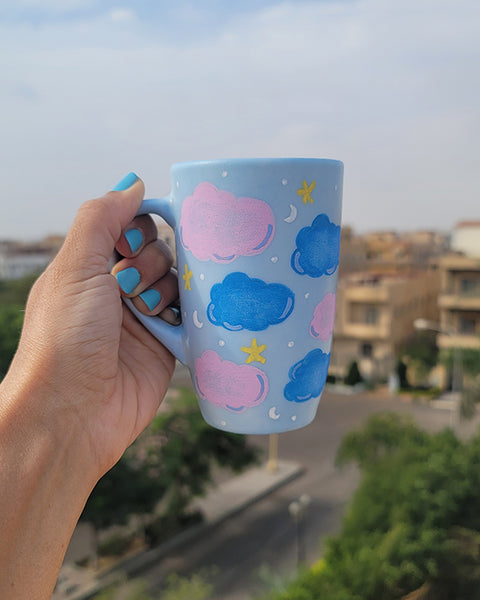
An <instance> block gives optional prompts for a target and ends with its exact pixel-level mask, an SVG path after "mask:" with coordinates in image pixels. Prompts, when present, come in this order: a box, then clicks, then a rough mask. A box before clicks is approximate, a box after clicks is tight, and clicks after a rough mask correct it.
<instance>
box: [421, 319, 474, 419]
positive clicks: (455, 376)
mask: <svg viewBox="0 0 480 600" xmlns="http://www.w3.org/2000/svg"><path fill="white" fill-rule="evenodd" d="M413 326H414V327H415V329H418V330H421V331H436V332H437V333H441V334H442V335H448V336H449V337H453V336H454V335H456V333H457V332H456V330H455V329H454V328H453V327H442V326H441V325H440V323H435V321H429V320H428V319H415V321H414V322H413ZM461 391H462V356H461V349H460V347H459V346H457V345H456V344H454V345H453V368H452V392H453V394H454V399H455V400H454V402H455V410H454V415H455V414H456V413H457V412H458V408H459V406H460V393H461ZM452 421H453V423H455V416H452Z"/></svg>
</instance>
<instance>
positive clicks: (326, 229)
mask: <svg viewBox="0 0 480 600" xmlns="http://www.w3.org/2000/svg"><path fill="white" fill-rule="evenodd" d="M339 254H340V226H339V225H335V224H334V223H332V222H331V221H330V219H329V218H328V217H327V215H325V214H320V215H318V216H317V217H316V218H315V219H314V221H313V223H312V225H311V226H310V227H303V229H300V231H299V232H298V235H297V247H296V249H295V252H294V253H293V254H292V260H291V264H292V268H293V270H294V271H296V272H297V273H299V274H300V275H309V276H310V277H321V276H322V275H332V274H333V273H335V270H336V269H337V266H338V258H339Z"/></svg>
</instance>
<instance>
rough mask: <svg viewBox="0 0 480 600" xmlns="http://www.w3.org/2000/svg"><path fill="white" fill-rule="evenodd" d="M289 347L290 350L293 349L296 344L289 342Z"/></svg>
mask: <svg viewBox="0 0 480 600" xmlns="http://www.w3.org/2000/svg"><path fill="white" fill-rule="evenodd" d="M287 346H288V347H289V348H293V347H294V346H295V342H294V341H290V342H288V344H287Z"/></svg>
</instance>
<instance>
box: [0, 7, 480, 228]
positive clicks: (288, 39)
mask: <svg viewBox="0 0 480 600" xmlns="http://www.w3.org/2000/svg"><path fill="white" fill-rule="evenodd" d="M240 5H241V6H240ZM479 18H480V6H479V5H478V3H477V2H475V1H474V0H458V1H455V2H454V1H453V0H439V1H436V2H434V1H433V0H426V1H425V2H423V3H420V4H419V3H417V2H414V1H413V0H406V1H405V2H403V3H398V2H393V1H392V0H388V1H385V0H382V1H380V0H351V1H350V0H335V1H330V2H326V1H319V0H317V1H305V2H302V1H294V0H291V1H290V2H281V1H280V0H279V1H276V0H268V1H267V0H263V1H260V0H248V1H246V2H242V3H238V5H235V3H228V4H227V3H222V2H220V1H219V0H208V1H206V2H203V3H202V5H201V6H197V5H195V4H193V3H191V2H186V1H178V2H168V1H167V0H162V1H159V2H153V0H139V1H137V2H131V1H126V2H113V1H111V0H106V1H102V2H100V1H99V0H88V1H80V0H69V1H65V0H63V1H60V0H42V1H41V0H19V2H17V3H9V4H6V3H3V5H2V6H0V52H1V53H2V56H3V57H6V60H4V61H3V62H2V64H0V76H1V77H2V81H3V83H4V85H2V89H1V90H0V114H1V117H0V119H1V123H2V127H1V130H2V139H1V142H0V148H1V155H2V160H1V161H0V175H1V178H2V208H3V210H2V218H1V219H0V239H41V238H42V237H44V236H46V235H48V234H50V233H65V232H66V231H67V230H68V227H69V225H70V223H71V221H72V220H73V218H74V216H75V212H76V210H77V209H78V207H79V206H80V204H81V203H82V202H83V201H84V200H87V199H89V198H91V197H96V196H99V195H101V194H102V193H104V192H105V191H107V190H108V189H110V188H112V187H113V186H114V185H115V184H116V183H117V181H118V180H119V179H121V178H122V177H123V175H124V174H125V173H126V172H128V171H130V170H135V171H136V172H138V174H139V175H140V176H141V177H142V178H143V179H144V181H145V183H146V188H147V196H159V195H166V194H167V193H168V192H169V188H170V183H169V169H170V166H171V164H172V163H173V162H179V161H184V160H192V159H208V158H222V157H242V156H259V157H264V156H282V155H283V156H292V155H293V156H320V157H326V158H337V159H340V160H343V161H344V163H345V186H344V211H343V213H344V214H343V222H344V224H346V225H349V226H351V227H353V229H354V230H355V231H356V232H358V233H365V232H367V231H378V230H392V229H394V230H397V231H399V232H402V231H411V230H437V231H441V232H449V231H451V230H452V229H453V227H454V226H455V224H456V223H457V222H459V221H465V220H478V219H479V218H480V210H479V209H478V204H479V203H478V196H479V192H480V181H479V178H478V170H479V166H480V150H479V147H478V133H479V130H480V108H479V106H478V102H477V99H478V97H479V92H480V74H479V71H478V63H479V59H480V40H479V39H478V35H477V26H476V24H477V23H478V22H479Z"/></svg>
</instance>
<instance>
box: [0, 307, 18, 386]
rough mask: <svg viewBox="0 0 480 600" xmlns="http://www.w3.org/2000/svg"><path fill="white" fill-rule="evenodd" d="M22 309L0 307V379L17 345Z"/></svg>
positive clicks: (3, 375)
mask: <svg viewBox="0 0 480 600" xmlns="http://www.w3.org/2000/svg"><path fill="white" fill-rule="evenodd" d="M22 325H23V311H21V310H20V309H19V308H18V307H14V306H1V307H0V381H1V380H2V379H3V378H4V377H5V375H6V373H7V371H8V367H9V366H10V363H11V362H12V358H13V355H14V354H15V351H16V349H17V346H18V341H19V339H20V332H21V331H22Z"/></svg>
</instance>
